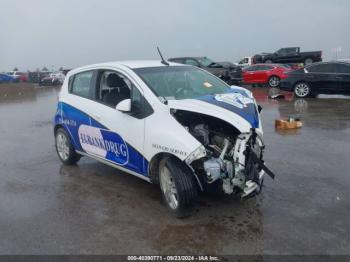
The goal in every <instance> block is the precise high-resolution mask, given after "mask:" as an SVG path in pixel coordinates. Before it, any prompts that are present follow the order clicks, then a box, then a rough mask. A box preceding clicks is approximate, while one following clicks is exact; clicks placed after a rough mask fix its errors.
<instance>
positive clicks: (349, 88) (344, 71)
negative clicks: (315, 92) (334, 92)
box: [336, 63, 350, 95]
mask: <svg viewBox="0 0 350 262" xmlns="http://www.w3.org/2000/svg"><path fill="white" fill-rule="evenodd" d="M336 72H337V78H338V80H339V89H340V93H342V94H346V95H347V94H350V64H345V63H337V64H336Z"/></svg>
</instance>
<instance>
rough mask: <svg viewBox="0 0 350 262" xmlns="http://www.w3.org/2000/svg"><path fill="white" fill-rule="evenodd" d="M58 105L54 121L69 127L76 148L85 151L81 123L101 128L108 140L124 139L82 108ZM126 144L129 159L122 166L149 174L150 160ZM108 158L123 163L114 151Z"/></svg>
mask: <svg viewBox="0 0 350 262" xmlns="http://www.w3.org/2000/svg"><path fill="white" fill-rule="evenodd" d="M57 107H58V110H57V112H56V115H55V119H54V123H55V125H58V124H60V125H63V126H64V127H65V128H66V129H67V131H68V132H69V134H70V135H71V137H72V141H73V145H74V147H75V149H76V150H78V151H82V152H85V151H84V150H83V149H82V147H81V145H80V140H79V133H78V129H79V126H80V125H87V126H91V127H96V128H99V129H101V133H102V135H103V137H104V138H105V139H107V140H111V141H114V140H117V141H119V139H121V140H122V138H121V137H120V136H119V135H118V134H117V133H114V132H112V131H110V130H109V129H108V128H107V127H105V126H104V125H102V124H101V123H99V122H97V121H96V120H95V119H93V118H91V117H90V116H89V115H87V114H86V113H84V112H82V111H81V110H79V109H77V108H75V107H73V106H71V105H68V104H66V103H63V102H59V104H58V106H57ZM125 144H126V145H127V150H128V160H127V163H126V164H125V165H122V166H123V167H125V168H127V169H129V170H132V171H134V172H137V173H139V174H141V175H144V176H148V161H147V160H146V159H145V158H144V156H143V155H142V154H141V153H140V152H138V151H137V150H136V149H135V148H134V147H132V146H131V145H130V144H128V143H126V142H125ZM120 150H123V148H120ZM106 159H107V160H111V161H112V162H114V163H116V164H117V165H120V164H121V162H120V160H119V159H117V158H116V156H115V155H113V153H112V152H109V151H108V153H107V156H106Z"/></svg>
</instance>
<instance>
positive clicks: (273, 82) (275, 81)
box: [269, 76, 281, 87]
mask: <svg viewBox="0 0 350 262" xmlns="http://www.w3.org/2000/svg"><path fill="white" fill-rule="evenodd" d="M280 82H281V79H280V78H279V77H278V76H271V77H270V78H269V87H278V86H279V85H280Z"/></svg>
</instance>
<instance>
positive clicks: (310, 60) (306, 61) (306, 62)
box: [304, 57, 314, 65]
mask: <svg viewBox="0 0 350 262" xmlns="http://www.w3.org/2000/svg"><path fill="white" fill-rule="evenodd" d="M313 62H314V60H313V59H312V58H311V57H307V58H305V60H304V65H311V64H312V63H313Z"/></svg>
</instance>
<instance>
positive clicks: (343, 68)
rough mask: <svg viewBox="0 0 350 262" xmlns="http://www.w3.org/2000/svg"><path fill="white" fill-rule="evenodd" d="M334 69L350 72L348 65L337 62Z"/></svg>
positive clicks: (340, 71) (338, 71)
mask: <svg viewBox="0 0 350 262" xmlns="http://www.w3.org/2000/svg"><path fill="white" fill-rule="evenodd" d="M336 70H337V73H346V74H350V65H344V64H337V67H336Z"/></svg>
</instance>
